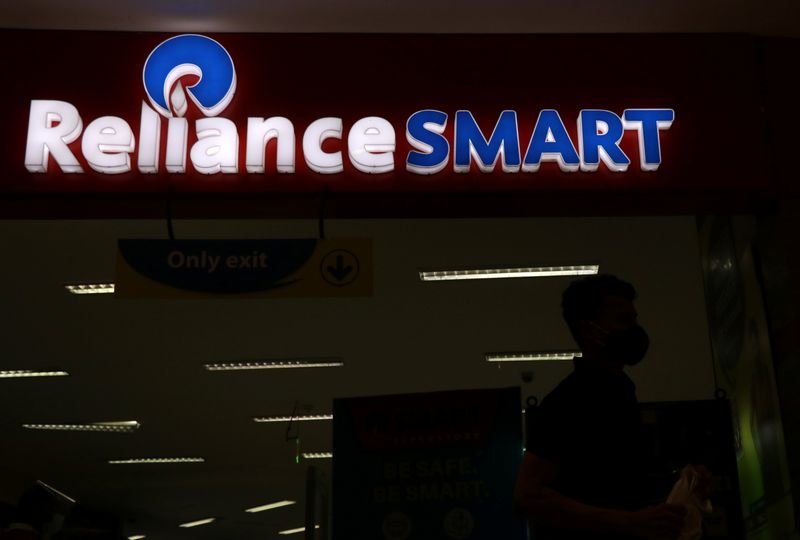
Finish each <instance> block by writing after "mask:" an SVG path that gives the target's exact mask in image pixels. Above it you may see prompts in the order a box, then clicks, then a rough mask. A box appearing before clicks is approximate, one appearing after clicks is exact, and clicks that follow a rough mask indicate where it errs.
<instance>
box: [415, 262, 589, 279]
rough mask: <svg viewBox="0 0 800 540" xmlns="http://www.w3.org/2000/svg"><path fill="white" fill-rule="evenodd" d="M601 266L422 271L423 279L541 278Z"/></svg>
mask: <svg viewBox="0 0 800 540" xmlns="http://www.w3.org/2000/svg"><path fill="white" fill-rule="evenodd" d="M599 270H600V266H599V265H596V264H584V265H575V266H527V267H517V268H472V269H466V270H431V271H420V273H419V279H421V280H422V281H459V280H466V279H503V278H539V277H558V276H586V275H590V274H596V273H597V272H598V271H599Z"/></svg>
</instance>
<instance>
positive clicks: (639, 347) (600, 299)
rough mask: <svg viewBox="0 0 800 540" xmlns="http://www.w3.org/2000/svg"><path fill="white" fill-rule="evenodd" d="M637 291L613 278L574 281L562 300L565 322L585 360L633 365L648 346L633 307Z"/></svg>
mask: <svg viewBox="0 0 800 540" xmlns="http://www.w3.org/2000/svg"><path fill="white" fill-rule="evenodd" d="M635 299H636V289H634V288H633V285H631V284H630V283H628V282H626V281H623V280H621V279H619V278H618V277H616V276H612V275H607V274H600V275H596V276H589V277H586V278H583V279H579V280H576V281H573V282H572V283H571V284H570V285H569V287H567V289H566V290H565V291H564V294H563V295H562V297H561V309H562V313H563V315H564V320H565V321H566V323H567V326H568V327H569V329H570V332H572V336H573V337H574V338H575V341H576V342H577V343H578V346H579V347H580V348H581V351H583V355H584V356H585V357H587V358H598V359H601V360H606V361H609V362H615V363H619V364H629V365H630V364H636V363H638V362H639V361H640V360H641V357H642V356H644V353H645V352H646V350H647V346H648V345H649V340H648V338H647V334H646V333H644V330H642V328H641V327H640V326H639V325H638V323H637V318H638V313H637V312H636V308H635V307H634V305H633V301H634V300H635Z"/></svg>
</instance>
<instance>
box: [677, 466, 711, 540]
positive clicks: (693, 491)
mask: <svg viewBox="0 0 800 540" xmlns="http://www.w3.org/2000/svg"><path fill="white" fill-rule="evenodd" d="M667 504H675V505H680V506H684V507H685V508H686V523H685V525H684V526H683V530H682V531H681V535H680V536H679V537H678V540H699V539H700V538H701V537H702V536H703V514H704V513H705V514H707V513H709V512H711V501H709V500H708V499H707V498H706V497H705V495H704V494H702V493H700V474H699V473H698V472H697V470H696V469H695V468H694V467H693V466H691V465H687V466H686V467H684V468H683V470H682V471H681V477H680V478H679V479H678V481H677V482H675V485H674V486H673V487H672V491H670V494H669V497H667Z"/></svg>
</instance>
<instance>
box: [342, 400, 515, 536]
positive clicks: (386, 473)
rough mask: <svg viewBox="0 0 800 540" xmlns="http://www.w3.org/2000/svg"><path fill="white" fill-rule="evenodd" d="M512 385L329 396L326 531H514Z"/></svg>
mask: <svg viewBox="0 0 800 540" xmlns="http://www.w3.org/2000/svg"><path fill="white" fill-rule="evenodd" d="M522 447H523V443H522V419H521V405H520V390H519V388H503V389H482V390H458V391H449V392H437V393H429V394H407V395H393V396H379V397H364V398H347V399H337V400H334V435H333V456H334V460H333V496H332V501H333V540H411V539H413V540H438V539H441V540H523V539H525V538H526V537H527V532H526V526H525V522H524V520H522V519H520V518H518V517H516V516H515V515H514V514H513V512H512V496H513V491H514V485H515V482H516V476H517V472H518V470H519V466H520V464H521V461H522Z"/></svg>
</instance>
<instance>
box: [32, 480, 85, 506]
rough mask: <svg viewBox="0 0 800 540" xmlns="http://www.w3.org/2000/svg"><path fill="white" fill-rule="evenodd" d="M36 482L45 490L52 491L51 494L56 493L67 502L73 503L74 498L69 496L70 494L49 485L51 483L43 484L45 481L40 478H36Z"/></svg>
mask: <svg viewBox="0 0 800 540" xmlns="http://www.w3.org/2000/svg"><path fill="white" fill-rule="evenodd" d="M36 483H37V484H39V485H40V486H42V487H43V488H44V489H46V490H47V491H49V492H50V493H52V494H54V495H56V496H57V497H61V498H62V499H64V500H65V501H67V502H69V503H71V504H75V499H73V498H72V497H70V496H69V495H67V494H66V493H62V492H61V491H58V490H57V489H56V488H54V487H53V486H51V485H48V484H45V483H44V482H42V481H41V480H37V481H36Z"/></svg>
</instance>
